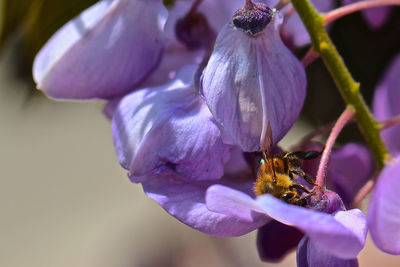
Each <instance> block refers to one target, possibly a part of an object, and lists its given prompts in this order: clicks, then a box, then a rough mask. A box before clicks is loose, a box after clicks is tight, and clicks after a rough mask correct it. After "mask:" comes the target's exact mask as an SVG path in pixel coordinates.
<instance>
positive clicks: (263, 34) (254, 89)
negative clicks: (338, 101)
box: [202, 4, 306, 151]
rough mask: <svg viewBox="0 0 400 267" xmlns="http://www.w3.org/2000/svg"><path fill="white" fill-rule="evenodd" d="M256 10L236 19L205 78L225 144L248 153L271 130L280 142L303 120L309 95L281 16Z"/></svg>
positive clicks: (224, 34) (221, 35) (221, 37)
mask: <svg viewBox="0 0 400 267" xmlns="http://www.w3.org/2000/svg"><path fill="white" fill-rule="evenodd" d="M253 7H254V8H253V9H251V10H250V11H249V12H248V10H246V9H242V10H239V11H238V12H239V13H236V15H235V19H236V20H235V25H236V26H233V25H231V24H228V25H226V26H224V27H223V28H222V30H221V31H220V33H219V34H218V37H217V40H216V44H215V48H214V51H213V53H212V55H211V58H210V60H209V62H208V65H207V67H206V68H205V70H204V72H203V76H202V92H203V94H204V96H205V99H206V101H207V104H208V106H209V108H210V110H211V113H212V114H213V115H214V118H215V119H216V121H217V122H218V123H219V125H220V127H221V128H222V131H223V138H224V142H225V143H230V144H234V145H238V146H240V147H241V149H242V150H243V151H258V150H260V139H261V137H262V136H264V134H265V132H266V129H267V126H268V124H271V127H272V135H273V140H274V141H275V142H278V141H279V140H280V139H281V138H282V137H283V136H284V135H285V134H286V132H287V131H288V130H289V129H290V128H291V127H292V125H293V123H294V122H295V121H296V120H297V117H298V116H299V113H300V110H301V108H302V105H303V102H304V98H305V89H306V77H305V71H304V68H303V66H302V64H301V63H300V62H299V61H298V60H297V58H296V57H295V56H294V55H293V54H292V53H291V52H290V51H289V50H288V48H287V47H286V46H285V45H284V44H283V43H282V40H281V38H280V36H279V25H280V24H281V22H282V19H281V18H280V16H279V14H278V13H276V12H275V11H273V10H271V9H269V8H268V7H266V6H265V5H263V4H256V5H253ZM252 12H253V13H252ZM250 13H252V14H253V15H251V16H250V17H246V16H247V15H248V14H250ZM252 16H253V17H252ZM254 18H260V20H259V21H257V20H254V21H252V20H253V19H254ZM246 21H247V22H246ZM246 23H248V24H250V25H255V26H254V29H249V28H248V27H245V26H244V24H246ZM260 25H261V26H260ZM238 27H240V28H238Z"/></svg>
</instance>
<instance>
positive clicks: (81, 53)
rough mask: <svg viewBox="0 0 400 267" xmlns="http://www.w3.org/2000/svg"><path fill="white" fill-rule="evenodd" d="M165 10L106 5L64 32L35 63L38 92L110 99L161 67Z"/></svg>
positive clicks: (131, 3)
mask: <svg viewBox="0 0 400 267" xmlns="http://www.w3.org/2000/svg"><path fill="white" fill-rule="evenodd" d="M166 15H167V12H166V9H165V8H164V6H163V4H162V1H160V0H150V1H149V0H114V1H112V0H103V1H100V2H99V3H97V4H95V5H94V6H92V7H91V8H89V9H87V10H86V11H84V12H83V13H82V14H81V15H79V16H78V17H76V18H75V19H73V20H72V21H70V22H69V23H67V24H66V25H65V26H64V27H63V28H61V29H60V30H59V31H58V32H57V33H56V34H55V35H54V36H53V37H52V38H51V39H50V40H49V41H48V42H47V44H46V45H45V46H44V47H43V49H42V50H41V51H40V52H39V54H38V55H37V57H36V59H35V63H34V69H33V75H34V79H35V81H36V83H37V86H38V88H40V89H41V90H43V91H44V92H45V93H46V94H47V95H48V96H50V97H52V98H58V99H89V98H104V99H110V98H113V97H117V96H121V95H123V94H125V93H127V92H129V91H130V90H132V89H133V87H134V86H135V85H137V84H138V83H139V82H140V81H141V80H143V79H144V78H145V77H146V76H147V75H148V74H149V73H150V71H151V70H152V69H153V68H154V67H155V66H156V65H157V64H158V62H159V60H160V56H161V52H162V49H163V46H164V37H163V35H162V28H163V25H164V23H165V19H166Z"/></svg>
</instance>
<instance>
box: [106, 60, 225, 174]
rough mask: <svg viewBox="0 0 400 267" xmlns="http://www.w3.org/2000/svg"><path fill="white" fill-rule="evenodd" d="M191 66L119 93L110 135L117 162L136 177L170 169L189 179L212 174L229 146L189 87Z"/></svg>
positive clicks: (217, 171)
mask: <svg viewBox="0 0 400 267" xmlns="http://www.w3.org/2000/svg"><path fill="white" fill-rule="evenodd" d="M195 70H196V66H190V67H186V68H184V69H183V70H182V71H181V73H180V74H178V76H177V78H176V79H174V80H172V81H171V82H170V83H169V84H167V85H165V86H161V87H158V88H147V89H143V90H140V91H137V92H134V93H131V94H130V95H128V96H126V97H124V98H123V99H122V100H121V101H120V103H119V105H118V108H117V109H116V111H115V112H114V116H113V124H112V130H113V138H114V145H115V148H116V151H117V155H118V159H119V161H120V163H121V165H122V166H123V167H124V168H125V169H127V170H129V171H130V177H131V179H132V180H133V181H135V182H140V181H142V179H146V177H147V176H148V175H150V174H160V173H162V172H163V171H165V170H167V169H172V170H174V171H175V173H176V174H177V175H182V176H183V177H186V178H190V179H194V180H197V179H217V178H220V177H221V176H222V175H223V165H224V163H225V162H226V160H227V159H228V157H229V150H230V146H227V145H224V144H223V143H222V140H221V136H220V131H219V129H218V127H217V126H216V125H215V123H214V121H213V118H212V115H211V113H210V111H209V110H208V108H207V105H206V104H205V102H204V100H203V99H202V97H201V96H200V95H199V93H198V92H197V91H196V90H195V89H194V86H193V77H194V73H195Z"/></svg>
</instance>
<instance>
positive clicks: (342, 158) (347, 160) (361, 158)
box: [327, 143, 374, 206]
mask: <svg viewBox="0 0 400 267" xmlns="http://www.w3.org/2000/svg"><path fill="white" fill-rule="evenodd" d="M373 171H374V163H373V158H372V155H371V152H370V151H369V150H368V149H367V148H366V147H365V146H363V145H361V144H355V143H350V144H346V145H344V146H343V147H341V148H340V149H337V150H334V151H333V152H332V155H331V158H330V160H329V163H328V173H327V176H328V179H329V180H328V182H329V183H330V188H331V189H332V190H334V191H335V192H336V193H338V194H339V195H340V196H341V198H342V200H343V202H344V203H345V205H346V206H348V205H350V204H351V203H352V202H353V199H354V197H355V196H356V194H357V192H358V191H359V190H360V189H361V187H362V186H363V185H365V183H366V182H367V181H368V180H369V179H371V178H372V175H373Z"/></svg>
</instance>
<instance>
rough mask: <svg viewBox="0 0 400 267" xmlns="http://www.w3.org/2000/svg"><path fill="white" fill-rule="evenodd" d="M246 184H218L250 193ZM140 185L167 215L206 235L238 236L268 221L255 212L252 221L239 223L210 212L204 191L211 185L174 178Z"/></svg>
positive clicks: (231, 181)
mask: <svg viewBox="0 0 400 267" xmlns="http://www.w3.org/2000/svg"><path fill="white" fill-rule="evenodd" d="M247 181H248V180H247ZM247 181H245V182H243V181H237V180H235V179H232V177H229V179H222V180H221V181H220V182H221V183H225V184H227V185H229V186H232V187H236V188H241V189H242V190H249V183H248V182H247ZM142 184H143V189H144V191H145V192H146V194H147V195H148V196H149V197H151V198H152V199H154V200H155V201H156V202H158V203H159V204H160V205H161V206H162V207H163V208H164V209H165V210H166V211H167V212H168V213H170V214H171V215H172V216H174V217H176V218H177V219H178V220H180V221H181V222H183V223H185V224H187V225H189V226H190V227H193V228H194V229H197V230H199V231H201V232H204V233H206V234H210V235H215V236H239V235H243V234H246V233H248V232H251V231H253V230H255V229H257V228H259V227H260V226H261V225H263V224H265V223H266V221H267V220H268V217H267V216H265V215H264V214H259V213H256V212H253V214H252V217H251V218H250V217H248V218H244V219H241V218H238V217H236V216H235V217H233V216H230V215H227V214H223V213H218V212H215V211H211V210H209V209H208V208H207V206H206V204H205V194H206V189H207V187H208V186H209V185H211V183H209V182H188V181H187V180H186V181H184V180H180V179H177V177H176V175H174V174H173V175H171V176H167V175H158V176H153V177H148V179H146V180H145V181H143V183H142ZM250 188H251V187H250Z"/></svg>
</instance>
